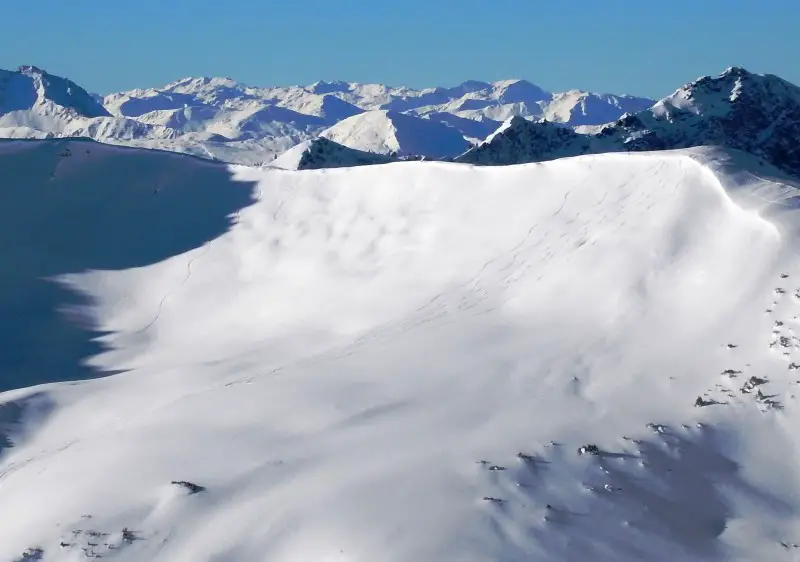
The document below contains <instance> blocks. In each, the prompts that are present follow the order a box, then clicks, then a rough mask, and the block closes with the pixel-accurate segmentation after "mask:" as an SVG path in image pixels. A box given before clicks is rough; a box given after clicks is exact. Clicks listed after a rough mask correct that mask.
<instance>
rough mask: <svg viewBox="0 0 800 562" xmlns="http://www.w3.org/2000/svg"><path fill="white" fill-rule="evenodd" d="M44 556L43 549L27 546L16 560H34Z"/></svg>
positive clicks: (22, 561) (21, 561) (20, 561)
mask: <svg viewBox="0 0 800 562" xmlns="http://www.w3.org/2000/svg"><path fill="white" fill-rule="evenodd" d="M43 558H44V550H42V549H41V548H39V547H35V548H29V549H27V550H26V551H25V552H23V553H22V556H21V557H20V558H17V562H33V561H34V560H42V559H43Z"/></svg>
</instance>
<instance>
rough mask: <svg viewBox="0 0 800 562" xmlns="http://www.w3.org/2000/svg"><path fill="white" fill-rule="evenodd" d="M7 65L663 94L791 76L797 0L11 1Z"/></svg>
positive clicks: (144, 75) (141, 79)
mask: <svg viewBox="0 0 800 562" xmlns="http://www.w3.org/2000/svg"><path fill="white" fill-rule="evenodd" d="M2 4H3V5H2V8H0V15H1V16H2V19H1V20H0V22H2V24H1V26H0V27H1V28H2V33H0V68H5V69H10V68H16V67H17V66H19V65H21V64H34V65H37V66H40V67H42V68H44V69H45V70H48V71H49V72H51V73H53V74H58V75H62V76H67V77H69V78H71V79H73V80H74V81H76V82H78V83H79V84H80V85H82V86H83V87H85V88H86V89H88V90H91V91H95V92H98V93H110V92H113V91H118V90H123V89H131V88H134V87H151V86H159V85H163V84H165V83H167V82H171V81H173V80H176V79H178V78H181V77H185V76H227V77H231V78H234V79H236V80H240V81H242V82H245V83H247V84H252V85H263V86H266V85H291V84H308V83H311V82H314V81H316V80H318V79H325V80H333V79H342V80H348V81H357V82H382V83H388V84H394V85H397V84H408V85H411V86H416V87H421V86H432V85H455V84H458V83H460V82H462V81H464V80H466V79H483V80H498V79H503V78H526V79H528V80H530V81H532V82H534V83H536V84H538V85H539V86H541V87H543V88H545V89H548V90H552V91H559V90H565V89H570V88H581V89H588V90H593V91H600V92H613V93H623V92H627V93H631V94H640V95H646V96H652V97H662V96H664V95H667V94H669V93H671V92H672V91H673V90H674V89H675V88H677V87H679V86H680V85H682V84H683V83H685V82H688V81H689V80H692V79H694V78H696V77H698V76H701V75H705V74H718V73H719V72H722V70H724V69H725V68H726V67H727V66H733V65H735V66H744V67H745V68H747V69H748V70H751V71H754V72H759V73H772V74H778V75H780V76H782V77H784V78H786V79H787V80H789V81H791V82H794V83H796V84H800V58H798V57H800V32H798V27H799V26H800V0H758V1H755V0H668V1H664V2H659V1H656V0H446V1H445V0H393V1H385V0H305V1H303V0H283V1H281V0H261V1H258V0H132V1H123V0H8V1H4V2H2Z"/></svg>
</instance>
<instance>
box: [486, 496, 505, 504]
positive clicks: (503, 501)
mask: <svg viewBox="0 0 800 562" xmlns="http://www.w3.org/2000/svg"><path fill="white" fill-rule="evenodd" d="M483 501H487V502H494V503H506V500H502V499H500V498H493V497H492V496H483Z"/></svg>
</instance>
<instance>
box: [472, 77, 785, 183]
mask: <svg viewBox="0 0 800 562" xmlns="http://www.w3.org/2000/svg"><path fill="white" fill-rule="evenodd" d="M512 125H513V126H512ZM798 138H800V88H798V87H797V86H795V85H793V84H791V83H789V82H787V81H785V80H783V79H781V78H778V77H777V76H773V75H769V74H766V75H761V74H754V73H751V72H748V71H747V70H745V69H743V68H740V67H730V68H728V69H726V70H725V71H724V72H723V73H721V74H720V75H718V76H716V77H710V76H706V77H702V78H699V79H697V80H695V81H693V82H690V83H688V84H686V85H685V86H683V87H681V88H679V89H678V90H676V91H675V92H674V93H673V94H671V95H670V96H667V97H666V98H664V99H662V100H660V101H659V102H657V103H656V104H655V105H654V106H653V107H652V108H650V109H646V110H644V111H640V112H638V113H636V114H626V115H624V116H623V117H622V118H620V119H619V120H618V121H616V122H615V123H613V124H611V125H608V126H606V127H605V128H603V129H602V130H601V131H600V132H599V133H597V134H594V135H579V134H576V133H575V132H573V131H571V130H562V131H557V130H555V129H554V128H553V127H552V126H550V125H548V124H546V123H531V122H527V121H524V120H514V121H513V122H512V123H505V124H504V125H503V127H501V128H500V129H499V130H498V131H497V132H496V133H495V134H493V135H491V136H490V137H489V138H488V139H487V142H485V143H483V144H482V145H481V146H478V147H476V148H474V149H473V150H471V151H470V152H468V153H467V154H465V155H463V156H462V157H461V160H462V161H464V162H472V163H482V164H486V163H492V164H499V163H503V164H510V163H523V162H534V161H540V160H552V159H554V158H559V157H563V156H575V155H578V154H584V153H586V152H593V153H600V152H615V151H649V150H665V149H676V148H689V147H694V146H721V147H726V148H732V149H735V150H741V151H744V152H748V153H750V154H753V155H755V156H756V157H758V158H761V159H763V160H765V161H767V162H769V163H771V164H773V165H774V166H776V167H777V168H779V169H780V170H782V171H783V172H786V173H788V174H792V175H795V176H797V175H800V151H798V150H797V139H798Z"/></svg>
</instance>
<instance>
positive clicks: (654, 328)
mask: <svg viewBox="0 0 800 562" xmlns="http://www.w3.org/2000/svg"><path fill="white" fill-rule="evenodd" d="M705 159H706V155H705V154H703V153H700V152H685V153H678V152H673V153H650V154H636V155H628V154H609V155H602V156H589V157H579V158H574V159H565V160H558V161H553V162H549V163H546V164H532V165H524V166H513V167H493V168H477V167H471V166H467V165H458V164H443V163H425V162H421V163H420V162H401V163H394V164H387V165H382V166H367V167H360V168H352V169H335V170H321V171H303V172H289V171H281V170H275V169H265V170H253V169H246V168H237V169H235V174H236V178H237V179H238V180H241V181H255V182H258V183H257V185H256V187H255V195H256V196H257V198H258V201H257V202H256V203H255V204H253V205H251V206H247V207H244V208H242V209H241V210H240V211H238V212H237V213H236V215H235V219H234V221H235V224H234V225H233V226H232V227H231V228H230V230H229V231H228V232H226V233H225V234H223V235H221V236H219V237H217V238H214V239H212V240H211V241H209V242H206V243H204V244H198V247H196V248H195V249H193V250H191V251H188V252H186V253H182V254H180V255H175V256H173V257H171V258H169V259H166V260H164V261H160V262H158V263H155V264H153V265H148V266H145V267H139V268H135V269H124V270H117V271H105V272H104V271H94V272H88V273H79V272H75V273H74V274H70V275H66V276H61V280H62V281H63V282H66V283H68V284H69V285H71V286H72V287H73V288H74V289H77V290H80V291H82V292H83V293H85V294H87V295H89V296H91V301H90V302H91V303H92V308H91V313H92V318H93V322H94V324H95V325H96V326H97V327H98V329H102V330H104V331H108V332H110V335H107V336H104V337H103V338H102V340H101V341H102V343H104V344H105V345H108V346H110V347H111V349H110V350H109V351H107V352H105V353H104V354H102V355H100V356H97V357H95V358H94V359H92V364H93V365H94V366H95V367H96V368H98V369H103V370H106V371H121V370H122V371H125V372H124V373H122V374H117V375H114V376H110V377H106V378H100V379H95V380H92V381H88V382H82V383H77V384H75V383H54V384H49V385H44V386H40V387H36V388H30V389H23V390H16V391H9V392H7V393H5V394H0V401H2V402H6V404H5V405H4V406H2V408H3V409H2V410H0V412H12V413H13V412H15V414H14V415H13V416H12V415H11V414H10V413H9V414H7V415H6V417H7V418H9V419H6V420H4V421H5V422H6V425H4V426H2V427H7V428H8V429H7V430H6V431H7V433H8V437H9V440H10V441H11V442H12V443H13V445H14V446H13V447H7V448H5V449H4V450H3V451H2V453H0V455H2V456H0V560H3V561H5V560H9V561H16V560H35V559H42V560H46V561H59V562H61V561H64V562H67V561H74V560H83V559H85V558H86V557H89V556H94V555H97V554H99V555H101V556H102V557H103V559H109V560H120V561H145V560H147V561H159V562H162V561H163V562H166V561H169V562H176V561H182V562H183V561H185V562H200V561H209V562H211V561H213V562H222V561H236V562H250V561H253V562H255V561H264V560H269V561H270V562H307V561H312V560H314V561H342V562H345V561H346V562H357V561H370V562H375V561H387V562H395V561H397V562H405V561H409V560H419V561H434V560H452V561H456V560H458V561H464V562H472V561H476V562H477V561H503V562H506V561H509V562H510V561H521V560H526V561H529V560H541V561H545V560H548V561H549V560H559V561H560V560H565V561H584V560H608V561H620V560H636V561H641V560H648V561H661V560H663V561H670V562H672V561H676V560H681V561H691V560H742V561H744V560H748V561H752V560H795V559H797V558H798V556H800V549H796V548H794V547H793V544H795V543H800V518H799V517H798V506H800V503H798V500H800V471H799V470H798V466H800V465H799V464H798V461H800V459H799V458H798V455H799V453H798V437H797V431H796V428H797V427H800V424H799V423H798V422H799V421H800V420H799V419H798V418H799V417H800V416H798V407H797V400H796V393H797V392H798V390H800V388H798V387H799V386H800V385H798V383H797V381H798V380H800V370H797V369H794V368H793V367H794V366H795V365H794V362H795V361H797V362H800V349H798V345H799V344H798V340H797V338H796V337H795V335H794V329H795V327H796V326H797V320H796V318H797V315H798V313H800V304H798V301H797V299H796V298H795V297H794V294H795V291H797V290H798V288H800V267H799V266H800V261H798V254H797V252H798V248H800V245H798V228H797V227H798V225H800V217H798V216H797V213H796V211H795V210H794V207H795V206H796V205H795V204H794V200H793V197H794V189H793V188H792V187H789V186H783V185H780V184H776V183H770V182H767V181H766V180H759V179H758V178H755V177H753V176H748V175H747V174H744V173H738V174H735V175H733V174H732V172H731V175H728V172H725V173H723V172H722V171H721V168H718V167H716V165H715V164H714V163H713V162H710V163H707V164H706V163H704V162H702V161H701V160H705ZM112 179H113V180H114V181H120V182H125V181H126V179H125V178H124V177H115V178H112V177H110V176H103V177H98V178H97V181H98V183H102V182H107V181H111V180H112ZM58 220H61V219H58ZM64 220H66V219H64ZM18 243H19V244H25V240H19V242H18ZM10 265H13V264H10ZM726 371H728V372H727V373H725V372H726ZM754 376H755V377H758V379H756V380H755V382H748V381H750V378H751V377H754ZM762 379H763V380H764V382H760V381H761V380H762ZM741 389H745V390H746V391H745V392H742V390H741ZM698 398H701V399H702V401H703V403H706V402H719V404H717V403H714V404H711V405H707V406H704V407H698V406H695V404H696V402H697V399H698ZM26 412H27V413H26ZM0 415H2V414H0ZM10 418H13V419H10ZM15 420H21V421H18V422H17V423H10V422H13V421H15ZM0 421H3V420H0ZM648 424H651V425H648ZM591 444H594V445H596V446H597V448H598V450H599V454H598V455H591V454H584V455H580V454H579V453H578V448H579V447H581V446H585V445H591ZM0 447H2V445H0ZM172 481H189V482H192V483H196V484H198V485H201V486H203V487H205V490H203V491H201V492H199V493H196V494H190V493H189V492H188V491H187V490H186V489H185V488H184V487H182V486H180V485H174V484H171V482H172ZM548 506H549V508H548ZM123 529H126V533H124V534H123V532H122V530H123ZM781 543H783V544H781ZM61 544H63V545H64V546H60V545H61ZM26 549H31V550H27V554H24V553H25V552H26ZM37 549H40V550H37Z"/></svg>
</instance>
